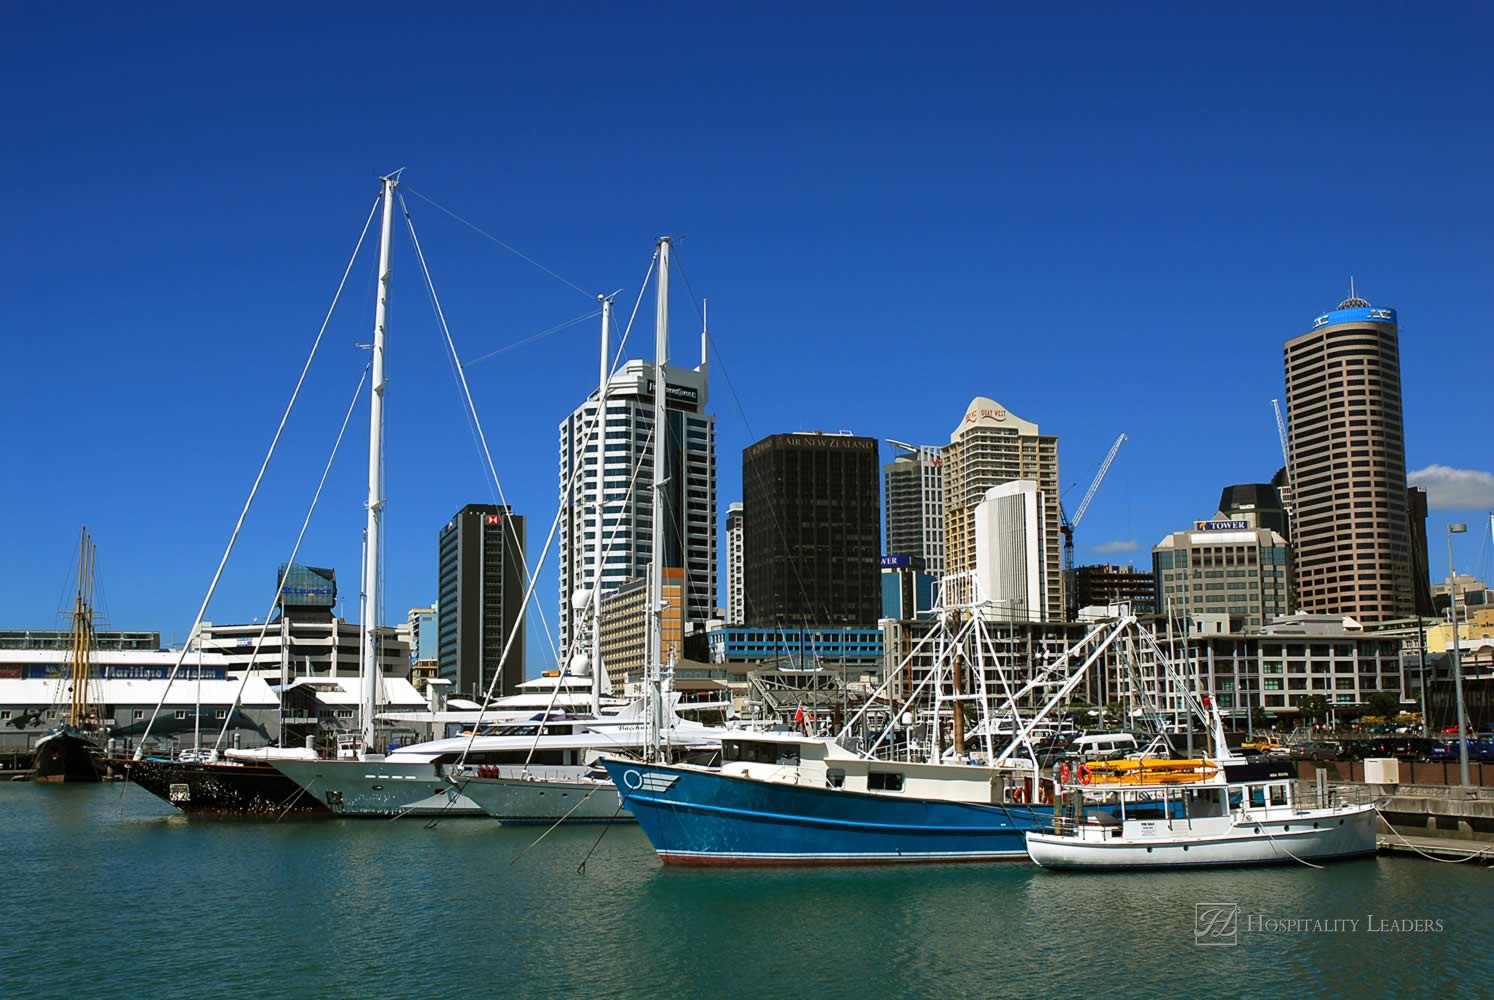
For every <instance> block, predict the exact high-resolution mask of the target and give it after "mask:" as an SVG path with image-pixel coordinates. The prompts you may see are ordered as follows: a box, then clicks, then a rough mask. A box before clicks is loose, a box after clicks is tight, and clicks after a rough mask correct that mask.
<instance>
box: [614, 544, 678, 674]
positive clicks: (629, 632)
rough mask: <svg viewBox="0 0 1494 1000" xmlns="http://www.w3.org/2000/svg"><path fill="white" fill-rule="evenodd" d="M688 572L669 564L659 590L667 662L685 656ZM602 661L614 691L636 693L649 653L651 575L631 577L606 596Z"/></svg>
mask: <svg viewBox="0 0 1494 1000" xmlns="http://www.w3.org/2000/svg"><path fill="white" fill-rule="evenodd" d="M684 582H685V571H684V570H683V569H680V568H679V567H677V566H666V567H665V568H664V578H663V580H662V581H661V582H660V586H659V592H660V595H661V599H662V600H663V605H664V606H663V609H662V610H661V612H660V614H661V618H660V621H659V628H660V633H661V640H662V641H661V644H660V647H659V648H660V654H659V655H660V656H661V658H662V659H663V661H664V663H665V664H668V663H669V661H670V658H671V657H679V656H683V655H684V619H683V616H682V615H681V613H680V612H681V604H682V595H683V593H684ZM601 610H602V622H601V634H602V664H603V668H604V669H605V670H606V671H607V678H608V680H609V682H610V683H611V685H612V690H613V691H620V692H623V693H624V694H626V695H629V696H632V695H636V694H638V693H639V692H638V691H637V690H631V691H630V690H629V689H628V686H629V684H630V680H629V678H632V679H633V680H632V681H631V683H632V684H633V685H635V687H636V685H637V683H638V682H639V681H640V680H641V678H642V676H643V668H644V666H645V662H644V661H645V660H646V659H647V656H648V577H639V578H638V579H636V580H628V581H626V582H624V583H623V585H622V586H621V587H618V588H616V589H615V590H612V591H609V592H608V593H606V594H604V595H603V596H602V609H601Z"/></svg>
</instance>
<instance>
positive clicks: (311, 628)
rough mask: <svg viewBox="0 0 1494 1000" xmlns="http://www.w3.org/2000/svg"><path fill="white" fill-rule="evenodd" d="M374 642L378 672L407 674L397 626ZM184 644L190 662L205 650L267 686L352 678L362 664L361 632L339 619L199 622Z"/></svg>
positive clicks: (406, 649)
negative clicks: (264, 681)
mask: <svg viewBox="0 0 1494 1000" xmlns="http://www.w3.org/2000/svg"><path fill="white" fill-rule="evenodd" d="M261 632H263V633H264V635H263V637H262V638H261V635H260V633H261ZM374 642H375V644H376V646H377V647H378V658H379V672H380V673H381V674H383V676H384V677H385V678H386V680H388V679H392V678H401V679H402V678H406V677H408V676H409V675H410V647H409V646H408V645H407V644H406V643H404V642H403V641H402V640H401V639H400V636H399V631H398V629H396V628H391V627H389V626H380V627H379V628H378V629H377V630H375V632H374ZM187 647H188V648H189V649H191V650H192V651H193V652H192V654H191V656H190V657H189V662H190V661H192V660H195V658H196V655H197V653H196V651H197V650H198V649H199V648H200V649H202V650H203V651H204V653H205V654H212V653H218V654H222V656H223V657H224V658H225V663H226V665H227V667H228V669H230V670H233V671H234V672H235V673H237V672H239V671H242V670H252V671H254V673H255V674H256V675H258V676H260V677H263V678H264V679H265V680H266V681H267V682H268V683H270V684H282V683H284V684H289V683H293V682H294V681H296V680H297V679H301V678H306V679H317V678H349V679H356V678H357V677H358V676H359V669H360V665H361V664H362V662H363V655H362V649H363V630H362V628H361V627H360V626H359V625H358V624H357V623H355V622H345V621H343V620H342V619H341V618H332V619H328V620H327V621H315V620H313V621H299V620H296V619H294V618H287V617H285V616H283V615H282V616H281V617H280V618H279V620H277V621H273V622H271V623H270V625H269V627H268V628H266V627H265V626H264V625H262V624H260V623H259V622H251V623H248V624H219V623H215V622H203V623H202V625H201V627H200V628H199V629H198V631H197V632H196V633H194V634H193V635H190V636H188V637H187ZM172 655H175V654H172Z"/></svg>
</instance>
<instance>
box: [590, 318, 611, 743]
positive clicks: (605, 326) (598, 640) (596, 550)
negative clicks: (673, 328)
mask: <svg viewBox="0 0 1494 1000" xmlns="http://www.w3.org/2000/svg"><path fill="white" fill-rule="evenodd" d="M597 298H599V299H601V300H602V360H601V367H600V375H599V376H598V382H597V419H596V423H595V425H593V427H592V441H593V444H592V447H594V448H595V449H596V455H597V465H596V480H595V481H596V484H597V486H596V489H597V493H596V500H595V509H594V512H593V513H594V514H595V519H594V521H593V523H594V524H595V525H596V528H595V529H594V534H595V536H596V537H595V538H593V539H592V560H591V714H592V715H593V716H598V715H601V714H602V558H603V557H602V548H603V545H602V536H603V533H604V532H605V526H606V523H607V520H606V518H605V517H604V516H603V508H604V506H605V504H606V498H607V492H606V489H605V486H606V477H607V449H606V444H607V376H608V374H609V373H610V369H611V360H612V359H611V358H610V357H608V352H609V349H610V348H609V345H608V337H609V333H610V331H611V324H612V299H611V298H610V297H609V296H606V295H598V296H597Z"/></svg>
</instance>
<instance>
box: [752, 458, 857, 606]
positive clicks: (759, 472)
mask: <svg viewBox="0 0 1494 1000" xmlns="http://www.w3.org/2000/svg"><path fill="white" fill-rule="evenodd" d="M879 471H880V470H879V465H878V461H877V442H876V439H874V438H865V437H852V436H851V435H849V434H822V433H806V434H774V435H772V436H771V437H767V438H764V439H763V440H761V441H759V442H757V444H754V445H752V446H751V447H750V448H748V449H747V450H746V451H744V452H743V453H742V507H743V515H744V528H743V532H744V534H743V540H742V562H743V577H744V583H745V586H744V588H743V590H744V593H743V603H744V605H745V608H744V617H745V618H746V622H747V624H749V625H760V626H776V625H780V624H783V625H801V624H804V625H875V624H876V623H877V619H878V618H879V617H880V615H881V603H882V588H881V564H880V558H879V557H880V552H879V551H878V542H879V540H880V537H881V522H882V513H881V508H880V505H879V503H878V500H879V492H880V491H879V490H878V482H877V476H878V472H879Z"/></svg>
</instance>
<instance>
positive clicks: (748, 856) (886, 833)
mask: <svg viewBox="0 0 1494 1000" xmlns="http://www.w3.org/2000/svg"><path fill="white" fill-rule="evenodd" d="M603 764H604V765H605V766H606V768H607V773H608V774H609V775H611V777H612V780H613V782H614V783H615V784H616V785H617V787H618V789H619V790H620V791H621V792H622V798H623V807H624V808H626V809H628V810H629V811H630V812H632V813H633V815H634V817H635V818H637V820H638V824H639V826H641V827H642V828H643V832H644V833H645V834H646V835H647V836H648V839H649V841H650V842H651V843H652V844H653V845H654V849H655V850H656V851H658V853H659V857H660V858H661V859H663V860H664V861H665V862H666V863H669V864H697V865H700V864H755V865H782V864H877V863H893V862H920V861H921V862H950V861H1025V860H1026V858H1027V844H1026V839H1025V837H1026V833H1027V831H1028V830H1046V829H1049V828H1050V827H1051V825H1052V809H1051V808H1049V807H1038V808H1033V807H1030V806H1023V805H987V804H979V803H962V802H945V801H941V800H937V799H919V798H903V797H902V796H896V795H891V794H873V793H866V792H850V791H845V790H843V789H834V788H816V787H811V786H808V785H795V784H792V783H787V782H767V781H756V780H753V779H750V778H739V777H733V776H729V775H723V774H721V773H719V772H716V771H710V770H705V769H700V768H693V767H672V766H669V765H663V764H639V763H637V762H635V761H623V760H610V759H607V760H604V761H603Z"/></svg>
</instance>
